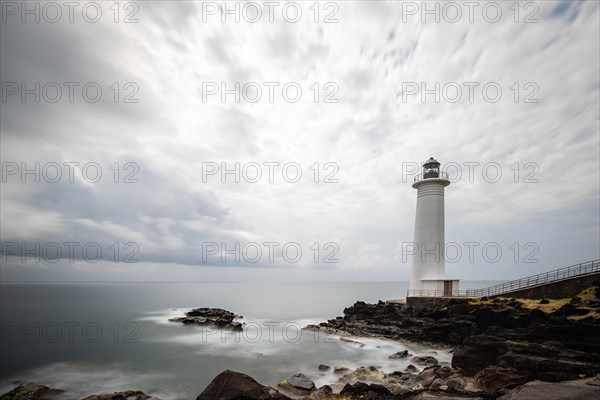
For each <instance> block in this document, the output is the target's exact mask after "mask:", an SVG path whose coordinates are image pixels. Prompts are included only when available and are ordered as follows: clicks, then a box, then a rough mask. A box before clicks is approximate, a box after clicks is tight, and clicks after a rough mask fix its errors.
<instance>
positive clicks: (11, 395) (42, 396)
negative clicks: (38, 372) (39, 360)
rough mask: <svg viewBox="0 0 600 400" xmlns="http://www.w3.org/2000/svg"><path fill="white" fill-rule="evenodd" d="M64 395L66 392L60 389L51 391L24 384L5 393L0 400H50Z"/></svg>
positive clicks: (36, 385)
mask: <svg viewBox="0 0 600 400" xmlns="http://www.w3.org/2000/svg"><path fill="white" fill-rule="evenodd" d="M62 393H64V392H63V391H62V390H59V389H50V388H49V387H48V386H44V385H38V384H35V383H28V382H22V383H20V384H19V386H17V387H16V388H14V389H13V390H11V391H9V392H7V393H4V394H3V395H2V396H1V397H0V400H50V399H54V398H56V397H57V396H58V395H60V394H62Z"/></svg>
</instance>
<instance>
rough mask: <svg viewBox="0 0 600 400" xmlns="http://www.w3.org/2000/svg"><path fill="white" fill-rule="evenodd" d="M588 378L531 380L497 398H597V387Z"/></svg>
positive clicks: (504, 399) (555, 399) (508, 399)
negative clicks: (555, 381) (552, 381)
mask: <svg viewBox="0 0 600 400" xmlns="http://www.w3.org/2000/svg"><path fill="white" fill-rule="evenodd" d="M588 381H589V379H583V380H575V381H567V382H560V383H550V382H541V381H533V382H529V383H526V384H524V385H523V386H520V387H518V388H516V389H514V390H513V391H511V392H510V393H508V394H506V395H504V396H502V397H500V398H499V400H598V393H599V391H598V388H597V387H594V386H590V385H587V384H586V383H587V382H588Z"/></svg>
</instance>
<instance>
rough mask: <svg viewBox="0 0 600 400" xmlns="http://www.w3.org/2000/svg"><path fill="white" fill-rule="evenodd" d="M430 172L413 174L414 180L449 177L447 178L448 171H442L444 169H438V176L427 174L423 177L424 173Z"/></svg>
mask: <svg viewBox="0 0 600 400" xmlns="http://www.w3.org/2000/svg"><path fill="white" fill-rule="evenodd" d="M429 174H432V173H431V172H428V173H425V174H419V175H417V176H415V179H414V182H418V181H423V180H425V179H449V178H448V173H447V172H444V171H440V172H439V173H438V176H435V177H434V176H428V177H427V178H425V175H429Z"/></svg>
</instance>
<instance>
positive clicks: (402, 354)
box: [388, 350, 412, 360]
mask: <svg viewBox="0 0 600 400" xmlns="http://www.w3.org/2000/svg"><path fill="white" fill-rule="evenodd" d="M410 356H412V354H410V353H409V352H408V351H407V350H402V351H399V352H397V353H394V354H391V355H390V356H389V357H388V358H389V359H391V360H397V359H399V358H406V357H410Z"/></svg>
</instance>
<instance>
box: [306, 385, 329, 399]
mask: <svg viewBox="0 0 600 400" xmlns="http://www.w3.org/2000/svg"><path fill="white" fill-rule="evenodd" d="M332 394H333V389H331V386H328V385H325V386H321V387H320V388H318V389H317V390H315V391H314V392H312V393H311V394H310V396H309V399H310V400H327V399H329V397H330V396H331V395H332Z"/></svg>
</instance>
